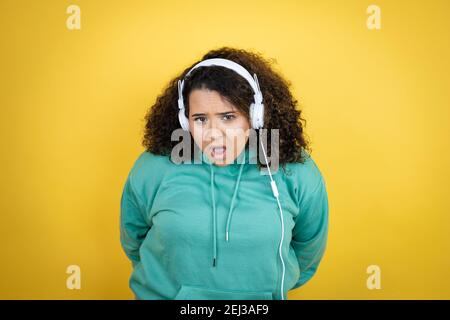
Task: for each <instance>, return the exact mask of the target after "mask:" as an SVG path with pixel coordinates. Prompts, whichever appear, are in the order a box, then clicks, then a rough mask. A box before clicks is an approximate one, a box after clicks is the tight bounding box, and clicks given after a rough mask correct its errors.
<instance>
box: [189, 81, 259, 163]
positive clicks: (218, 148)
mask: <svg viewBox="0 0 450 320" xmlns="http://www.w3.org/2000/svg"><path fill="white" fill-rule="evenodd" d="M189 128H190V132H191V134H192V136H193V138H194V141H195V143H196V144H197V146H198V147H199V148H200V149H201V150H202V151H203V153H204V154H205V155H206V156H207V157H208V158H209V159H210V160H211V162H212V163H214V164H216V165H218V166H225V165H228V164H230V163H233V161H234V160H235V159H236V158H237V156H238V155H239V154H240V153H241V152H242V151H243V149H244V148H245V144H246V143H247V140H248V136H249V128H250V123H249V121H248V119H247V117H246V116H245V115H244V114H242V113H241V112H240V111H239V110H238V109H237V108H236V107H235V106H234V105H233V104H231V103H230V102H229V101H227V100H226V99H225V98H224V97H222V96H221V95H220V94H219V93H218V92H217V91H213V90H208V89H195V90H193V91H192V92H191V93H190V95H189Z"/></svg>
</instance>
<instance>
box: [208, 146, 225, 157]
mask: <svg viewBox="0 0 450 320" xmlns="http://www.w3.org/2000/svg"><path fill="white" fill-rule="evenodd" d="M210 150H211V156H212V157H213V158H223V157H224V156H225V152H226V150H227V148H226V147H225V146H220V147H211V149H210Z"/></svg>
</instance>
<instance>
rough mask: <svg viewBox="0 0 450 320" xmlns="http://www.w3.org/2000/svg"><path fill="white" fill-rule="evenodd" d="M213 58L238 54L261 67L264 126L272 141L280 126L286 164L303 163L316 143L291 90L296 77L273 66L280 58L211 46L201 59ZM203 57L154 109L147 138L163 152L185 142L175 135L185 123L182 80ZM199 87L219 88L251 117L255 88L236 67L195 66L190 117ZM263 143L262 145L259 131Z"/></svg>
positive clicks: (189, 84)
mask: <svg viewBox="0 0 450 320" xmlns="http://www.w3.org/2000/svg"><path fill="white" fill-rule="evenodd" d="M211 58H223V59H228V60H232V61H234V62H236V63H238V64H240V65H242V66H243V67H244V68H245V69H247V70H248V71H249V72H250V74H252V75H253V74H254V73H256V75H257V76H258V82H259V85H260V88H261V92H262V95H263V103H264V107H265V108H264V129H269V130H267V131H268V133H267V139H268V141H270V139H271V137H270V129H279V154H278V156H279V164H281V165H282V167H283V169H285V164H286V163H292V162H301V163H303V162H304V161H305V158H306V157H307V156H309V154H308V153H311V148H310V143H309V141H308V139H307V136H306V135H305V132H304V126H305V125H306V120H305V119H303V118H302V117H301V114H302V111H301V110H299V109H298V108H296V106H297V105H298V101H297V100H296V99H294V97H293V96H292V94H291V92H290V90H289V87H290V86H291V83H290V82H289V81H287V80H285V79H284V78H283V77H282V76H281V75H280V74H279V73H278V72H276V71H274V70H273V69H272V67H271V66H272V64H274V63H276V60H275V59H273V58H272V59H265V58H264V57H263V56H262V54H261V53H258V52H256V53H255V52H249V51H246V50H243V49H235V48H230V47H222V48H219V49H216V50H211V51H209V52H208V53H206V54H205V55H204V56H203V57H202V58H201V60H200V61H202V60H206V59H211ZM200 61H197V62H195V63H193V64H192V65H191V66H189V67H188V68H186V69H185V70H184V71H183V72H182V73H181V74H180V75H179V76H177V77H175V78H174V79H172V80H171V81H170V82H169V83H168V85H167V86H166V88H165V89H164V91H163V93H162V94H160V95H159V96H158V97H157V99H156V102H155V103H154V105H153V106H152V107H151V108H150V109H149V110H148V112H147V114H146V116H145V122H146V124H145V129H144V137H143V141H142V143H143V146H144V147H145V148H146V150H147V151H149V152H152V153H154V154H158V155H170V153H171V150H172V148H173V147H174V146H175V145H176V144H178V143H179V142H178V141H171V134H172V132H173V131H174V130H175V129H178V128H181V126H180V123H179V121H178V110H179V109H178V102H177V100H178V80H181V79H183V78H184V77H185V75H186V74H187V73H188V71H189V70H190V69H191V68H192V67H193V66H194V65H195V64H197V63H198V62H200ZM194 89H209V90H214V91H217V92H218V93H219V94H220V95H221V96H223V97H224V98H225V99H227V100H228V101H229V102H231V103H232V104H233V105H234V106H235V107H236V108H237V109H238V110H239V111H240V112H242V114H244V115H245V116H246V117H247V119H249V106H250V104H251V103H252V102H253V91H252V89H251V87H250V85H249V84H248V82H247V81H246V80H245V79H243V78H242V77H241V76H240V75H238V74H237V73H236V72H234V71H233V70H229V69H227V68H224V67H221V66H210V67H200V68H197V69H195V70H193V71H192V72H191V73H190V74H189V76H188V77H187V78H186V81H185V84H184V89H183V99H184V101H185V107H186V117H189V99H188V97H189V94H190V92H191V91H193V90H194ZM257 143H258V145H259V135H258V142H257ZM302 151H307V152H308V153H304V152H302ZM267 154H268V155H270V154H271V150H270V143H268V144H267ZM258 166H259V167H261V166H263V167H264V164H262V163H260V162H259V160H258Z"/></svg>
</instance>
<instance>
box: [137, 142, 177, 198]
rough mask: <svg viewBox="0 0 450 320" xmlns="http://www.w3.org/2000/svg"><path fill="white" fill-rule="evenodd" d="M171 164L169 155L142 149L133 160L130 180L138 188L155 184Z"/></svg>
mask: <svg viewBox="0 0 450 320" xmlns="http://www.w3.org/2000/svg"><path fill="white" fill-rule="evenodd" d="M173 165H174V164H173V163H172V162H171V161H170V158H169V156H163V155H157V154H154V153H151V152H149V151H143V152H142V153H141V154H139V156H138V157H137V159H136V160H135V161H134V164H133V166H132V168H131V170H130V173H129V179H130V182H131V183H132V185H133V187H134V188H136V189H138V190H139V189H141V190H142V189H143V188H144V187H146V188H148V187H154V186H157V185H159V184H160V183H161V181H162V179H163V177H164V175H165V174H166V173H167V172H168V170H170V168H171V166H173Z"/></svg>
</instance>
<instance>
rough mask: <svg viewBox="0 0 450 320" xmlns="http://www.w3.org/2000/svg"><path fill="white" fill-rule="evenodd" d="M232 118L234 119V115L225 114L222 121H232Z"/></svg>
mask: <svg viewBox="0 0 450 320" xmlns="http://www.w3.org/2000/svg"><path fill="white" fill-rule="evenodd" d="M234 118H236V116H235V115H234V114H226V115H224V116H223V118H222V119H223V120H225V121H230V120H233V119H234Z"/></svg>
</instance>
